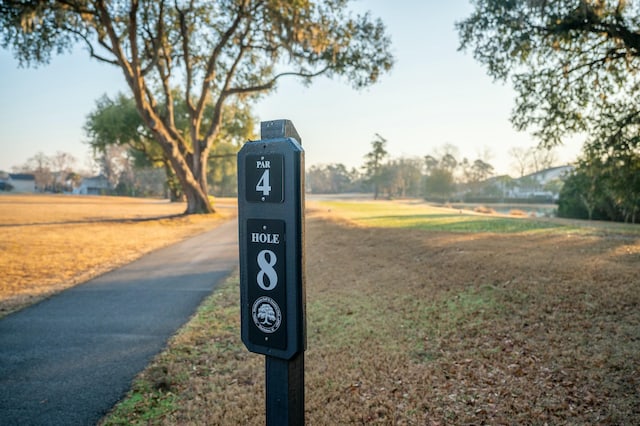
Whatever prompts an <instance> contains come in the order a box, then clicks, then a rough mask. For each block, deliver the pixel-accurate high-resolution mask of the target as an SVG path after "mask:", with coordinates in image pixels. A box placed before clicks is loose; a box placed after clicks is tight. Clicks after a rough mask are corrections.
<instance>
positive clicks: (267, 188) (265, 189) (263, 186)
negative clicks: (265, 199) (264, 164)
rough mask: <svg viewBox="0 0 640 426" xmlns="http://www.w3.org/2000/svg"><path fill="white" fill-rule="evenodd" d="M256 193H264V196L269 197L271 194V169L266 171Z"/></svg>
mask: <svg viewBox="0 0 640 426" xmlns="http://www.w3.org/2000/svg"><path fill="white" fill-rule="evenodd" d="M256 191H262V195H264V196H268V195H269V194H270V193H271V185H269V169H266V170H265V171H264V173H263V174H262V177H261V178H260V180H259V181H258V184H257V185H256Z"/></svg>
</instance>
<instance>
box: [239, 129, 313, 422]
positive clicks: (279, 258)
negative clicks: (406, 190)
mask: <svg viewBox="0 0 640 426" xmlns="http://www.w3.org/2000/svg"><path fill="white" fill-rule="evenodd" d="M260 134H261V138H262V139H261V140H259V141H255V142H247V143H246V144H245V145H244V146H243V147H242V149H241V150H240V151H239V152H238V227H239V242H240V315H241V329H242V331H241V333H242V341H243V343H244V344H245V346H246V347H247V349H248V350H249V351H251V352H255V353H259V354H264V355H266V361H265V366H266V367H265V368H266V380H265V382H266V383H265V385H266V420H267V422H266V423H267V425H268V426H273V425H303V424H304V351H305V349H306V346H307V342H306V318H305V304H306V298H305V283H304V267H305V266H304V265H305V263H304V262H305V260H304V150H303V149H302V147H301V146H300V136H299V135H298V132H297V131H296V129H295V127H294V126H293V124H292V123H291V121H289V120H276V121H265V122H262V123H260Z"/></svg>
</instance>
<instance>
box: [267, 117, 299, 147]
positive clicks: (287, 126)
mask: <svg viewBox="0 0 640 426" xmlns="http://www.w3.org/2000/svg"><path fill="white" fill-rule="evenodd" d="M278 138H293V139H295V140H296V141H298V143H299V144H302V139H301V138H300V135H299V134H298V131H297V130H296V128H295V127H294V125H293V123H292V122H291V120H272V121H262V122H261V123H260V139H278Z"/></svg>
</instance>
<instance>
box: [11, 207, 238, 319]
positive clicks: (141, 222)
mask: <svg viewBox="0 0 640 426" xmlns="http://www.w3.org/2000/svg"><path fill="white" fill-rule="evenodd" d="M218 205H219V206H220V209H219V210H220V213H218V214H216V215H207V216H181V215H180V214H181V213H182V212H183V211H184V209H185V206H184V204H182V203H169V202H166V201H163V200H147V199H136V198H124V197H91V196H69V195H60V196H56V195H3V196H0V253H2V255H1V256H0V270H1V271H2V274H0V316H2V315H4V314H6V313H8V312H11V311H13V310H15V309H17V308H20V307H22V306H25V305H27V304H30V303H33V302H35V301H37V300H40V299H41V298H43V297H46V296H47V295H50V294H52V293H53V292H57V291H60V290H62V289H64V288H68V287H69V286H72V285H75V284H78V283H80V282H84V281H86V280H88V279H90V278H92V277H94V276H97V275H99V274H102V273H104V272H106V271H109V270H111V269H113V268H116V267H118V266H121V265H124V264H126V263H128V262H131V261H132V260H134V259H136V258H138V257H140V256H142V255H143V254H145V253H148V252H150V251H152V250H155V249H158V248H160V247H163V246H166V245H169V244H171V243H174V242H177V241H179V240H181V239H184V238H186V237H188V236H191V235H195V234H197V233H200V232H203V231H205V230H208V229H212V228H213V227H215V226H216V225H217V224H218V223H219V222H220V221H221V220H223V219H224V218H225V217H228V216H230V215H233V214H235V204H234V203H233V202H232V201H231V200H220V202H219V203H218Z"/></svg>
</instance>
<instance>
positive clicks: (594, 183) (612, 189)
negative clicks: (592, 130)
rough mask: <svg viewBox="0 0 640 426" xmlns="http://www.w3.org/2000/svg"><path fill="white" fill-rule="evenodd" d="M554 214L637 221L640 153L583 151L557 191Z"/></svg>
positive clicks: (639, 205)
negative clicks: (583, 153) (558, 194)
mask: <svg viewBox="0 0 640 426" xmlns="http://www.w3.org/2000/svg"><path fill="white" fill-rule="evenodd" d="M558 215H559V216H561V217H571V218H578V219H599V220H612V221H624V222H631V223H637V222H638V221H639V220H640V155H639V154H635V155H633V154H618V155H615V156H613V155H612V156H605V157H603V156H600V155H598V154H597V153H596V152H594V151H590V153H589V154H585V155H584V156H583V158H581V159H580V160H579V162H578V167H577V168H576V169H575V171H574V172H573V173H572V174H571V175H570V176H569V177H568V179H567V180H566V182H565V185H564V187H563V189H562V191H561V192H560V200H559V204H558Z"/></svg>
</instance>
